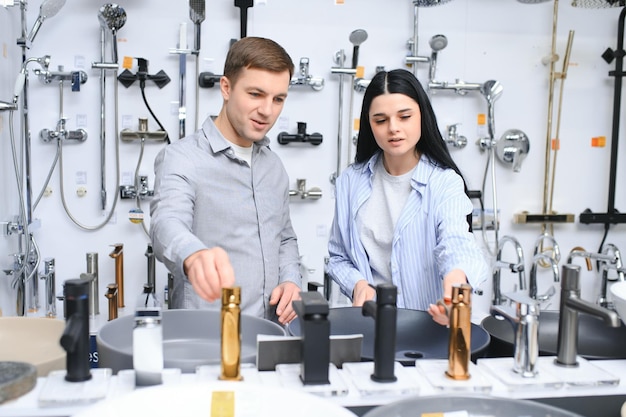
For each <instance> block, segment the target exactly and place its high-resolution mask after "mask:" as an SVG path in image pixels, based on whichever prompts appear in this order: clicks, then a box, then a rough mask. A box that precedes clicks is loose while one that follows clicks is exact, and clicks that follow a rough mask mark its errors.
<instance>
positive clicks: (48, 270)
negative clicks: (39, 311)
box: [39, 258, 57, 318]
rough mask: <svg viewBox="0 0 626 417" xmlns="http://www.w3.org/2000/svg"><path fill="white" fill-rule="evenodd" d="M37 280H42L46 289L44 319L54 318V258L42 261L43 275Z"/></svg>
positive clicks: (55, 313)
mask: <svg viewBox="0 0 626 417" xmlns="http://www.w3.org/2000/svg"><path fill="white" fill-rule="evenodd" d="M39 278H40V279H42V280H44V285H45V287H46V293H45V297H46V317H51V318H52V317H56V316H57V307H56V296H55V291H56V289H55V288H56V282H55V281H56V280H55V267H54V258H48V259H45V260H44V273H43V274H41V275H39Z"/></svg>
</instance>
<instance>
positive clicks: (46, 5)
mask: <svg viewBox="0 0 626 417" xmlns="http://www.w3.org/2000/svg"><path fill="white" fill-rule="evenodd" d="M63 5H65V0H44V2H43V3H41V6H40V7H39V16H38V17H37V20H36V21H35V24H34V25H33V28H32V29H31V30H30V33H29V34H28V40H29V41H30V42H32V41H34V40H35V36H37V32H39V29H40V28H41V24H42V23H43V21H44V20H46V19H47V18H49V17H53V16H54V15H56V14H57V13H58V12H59V10H61V7H63Z"/></svg>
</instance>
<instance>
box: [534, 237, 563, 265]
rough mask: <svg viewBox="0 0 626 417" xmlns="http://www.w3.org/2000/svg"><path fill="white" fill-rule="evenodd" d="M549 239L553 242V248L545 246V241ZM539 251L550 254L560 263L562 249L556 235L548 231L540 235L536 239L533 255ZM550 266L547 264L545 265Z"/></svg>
mask: <svg viewBox="0 0 626 417" xmlns="http://www.w3.org/2000/svg"><path fill="white" fill-rule="evenodd" d="M544 240H549V241H550V242H551V243H552V247H551V248H544V246H543V241H544ZM539 253H544V254H550V257H551V258H552V259H553V260H554V261H555V262H556V263H559V261H560V260H561V249H560V248H559V244H558V243H557V242H556V239H555V238H554V236H551V235H549V234H547V233H543V234H542V235H540V236H539V237H538V238H537V240H536V241H535V250H534V252H533V256H534V255H537V254H539ZM543 266H545V267H548V265H547V264H545V265H543Z"/></svg>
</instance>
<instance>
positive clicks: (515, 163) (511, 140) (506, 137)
mask: <svg viewBox="0 0 626 417" xmlns="http://www.w3.org/2000/svg"><path fill="white" fill-rule="evenodd" d="M529 150H530V142H529V141H528V136H526V133H524V132H522V131H521V130H519V129H509V130H507V131H505V132H504V133H503V134H502V136H500V139H499V140H498V141H496V156H497V157H498V159H499V160H500V162H502V163H504V164H505V165H510V166H511V167H512V168H513V172H519V171H520V169H521V167H522V162H523V161H524V158H526V155H528V151H529Z"/></svg>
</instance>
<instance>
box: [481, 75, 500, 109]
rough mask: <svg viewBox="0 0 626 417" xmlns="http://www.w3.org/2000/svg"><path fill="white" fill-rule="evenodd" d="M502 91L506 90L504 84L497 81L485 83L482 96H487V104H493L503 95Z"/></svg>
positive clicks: (482, 87)
mask: <svg viewBox="0 0 626 417" xmlns="http://www.w3.org/2000/svg"><path fill="white" fill-rule="evenodd" d="M502 90H504V87H502V84H500V83H499V82H498V81H495V80H489V81H485V82H484V83H483V85H482V86H481V87H480V92H481V94H482V95H483V96H485V98H486V99H487V102H488V103H491V104H493V102H494V101H496V100H497V99H498V98H499V97H500V95H502Z"/></svg>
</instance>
